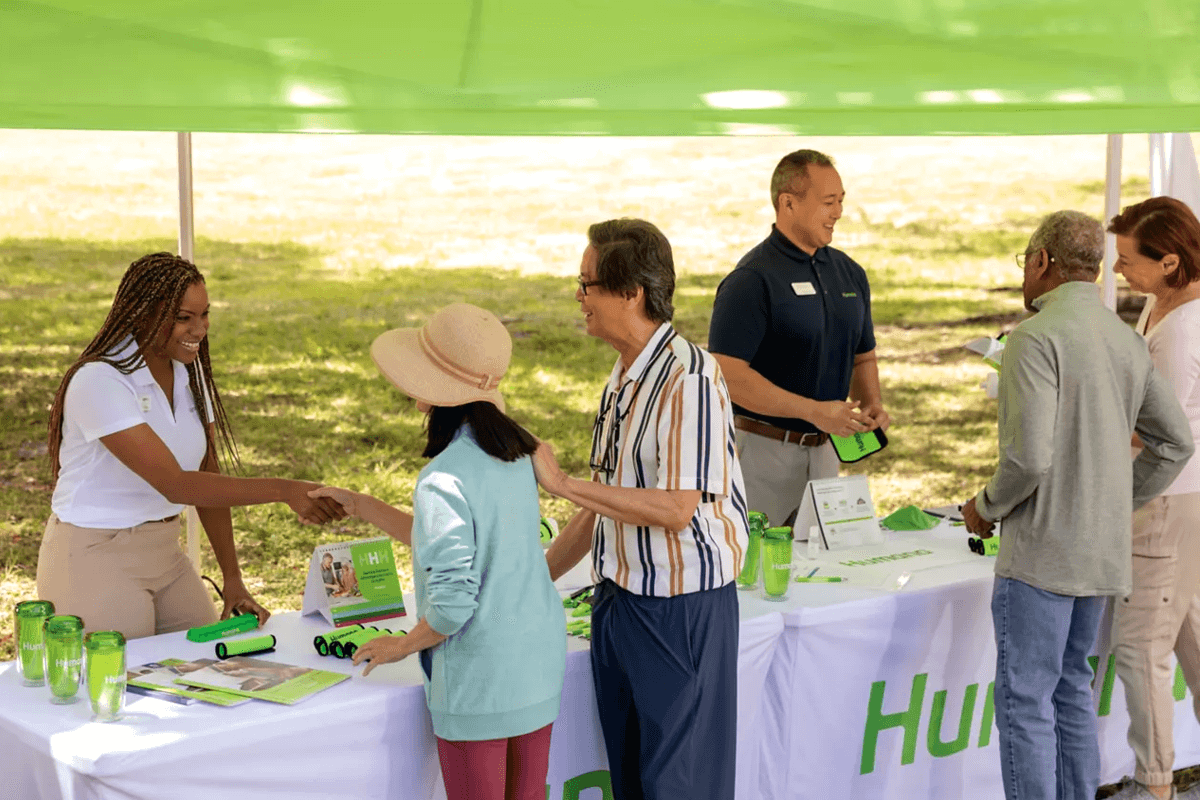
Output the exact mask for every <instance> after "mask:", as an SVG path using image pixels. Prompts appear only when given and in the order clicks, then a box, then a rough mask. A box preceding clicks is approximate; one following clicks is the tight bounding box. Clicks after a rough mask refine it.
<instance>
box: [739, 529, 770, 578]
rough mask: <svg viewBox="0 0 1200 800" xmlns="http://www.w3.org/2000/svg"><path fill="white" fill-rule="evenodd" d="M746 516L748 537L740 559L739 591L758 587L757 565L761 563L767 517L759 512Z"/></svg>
mask: <svg viewBox="0 0 1200 800" xmlns="http://www.w3.org/2000/svg"><path fill="white" fill-rule="evenodd" d="M746 516H747V517H748V518H749V520H750V537H749V540H748V541H747V543H746V554H745V556H744V557H743V559H742V571H741V573H740V574H739V575H738V576H737V587H738V588H739V589H753V588H754V587H756V586H758V571H759V565H760V564H761V563H762V539H763V530H765V529H766V527H767V515H766V514H764V513H762V512H761V511H751V512H750V513H749V514H747V515H746Z"/></svg>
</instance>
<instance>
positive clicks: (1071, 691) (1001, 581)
mask: <svg viewBox="0 0 1200 800" xmlns="http://www.w3.org/2000/svg"><path fill="white" fill-rule="evenodd" d="M1104 602H1105V598H1104V597H1070V596H1065V595H1060V594H1054V593H1053V592H1047V591H1045V590H1043V589H1037V588H1035V587H1033V586H1030V585H1029V584H1027V583H1022V582H1021V581H1018V580H1013V579H1012V578H1001V577H999V576H997V577H996V583H995V587H994V588H993V590H992V620H993V622H994V623H995V626H996V694H995V701H996V728H997V729H998V731H999V740H1000V771H1001V775H1002V777H1003V779H1004V795H1005V797H1007V798H1008V800H1095V797H1096V789H1097V787H1098V786H1099V783H1100V745H1099V742H1098V741H1097V739H1096V712H1095V710H1094V708H1093V706H1092V667H1091V665H1090V664H1089V663H1088V660H1087V657H1088V655H1090V654H1091V652H1092V647H1093V646H1094V645H1095V644H1096V634H1097V633H1098V632H1099V630H1100V616H1101V614H1102V613H1103V611H1104Z"/></svg>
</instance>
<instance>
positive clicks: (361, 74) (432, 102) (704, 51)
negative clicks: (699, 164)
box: [0, 0, 1200, 135]
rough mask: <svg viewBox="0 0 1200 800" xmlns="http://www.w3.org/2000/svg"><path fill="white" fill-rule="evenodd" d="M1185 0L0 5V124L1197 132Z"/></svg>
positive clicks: (286, 0)
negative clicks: (0, 76)
mask: <svg viewBox="0 0 1200 800" xmlns="http://www.w3.org/2000/svg"><path fill="white" fill-rule="evenodd" d="M1198 34H1200V3H1198V2H1196V0H386V1H385V0H373V1H371V2H366V1H365V0H363V1H360V0H336V1H334V0H254V2H244V0H239V1H238V2H233V0H108V2H83V1H82V0H0V75H2V76H3V77H2V78H0V127H33V128H94V129H120V130H130V129H138V130H196V131H352V132H362V133H384V132H388V133H443V134H622V135H635V134H646V135H691V134H728V133H757V132H761V133H799V134H846V135H857V134H942V133H963V134H966V133H996V134H1029V133H1120V132H1136V131H1146V130H1157V131H1191V130H1200V37H1198Z"/></svg>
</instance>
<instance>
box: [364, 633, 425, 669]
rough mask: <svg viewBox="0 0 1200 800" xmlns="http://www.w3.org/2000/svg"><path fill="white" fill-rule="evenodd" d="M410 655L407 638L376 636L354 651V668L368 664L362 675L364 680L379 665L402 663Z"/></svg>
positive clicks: (411, 652)
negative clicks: (394, 662) (365, 662)
mask: <svg viewBox="0 0 1200 800" xmlns="http://www.w3.org/2000/svg"><path fill="white" fill-rule="evenodd" d="M412 654H413V651H412V650H411V649H410V648H409V644H408V637H407V636H378V637H376V638H374V639H372V640H371V641H369V642H366V643H364V644H363V646H362V647H360V648H358V649H357V650H355V651H354V666H356V667H357V666H358V665H359V664H361V663H362V662H364V661H368V662H370V663H368V664H367V668H366V669H364V670H363V673H362V674H363V677H364V678H365V677H366V676H368V675H370V674H371V670H373V669H375V668H376V667H378V666H379V665H380V664H389V663H391V662H393V661H403V660H404V659H406V658H408V657H409V656H411V655H412Z"/></svg>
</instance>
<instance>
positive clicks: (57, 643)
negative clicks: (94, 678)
mask: <svg viewBox="0 0 1200 800" xmlns="http://www.w3.org/2000/svg"><path fill="white" fill-rule="evenodd" d="M82 668H83V620H81V619H80V618H79V617H76V616H72V615H70V614H58V615H55V616H53V617H50V619H48V620H46V685H47V686H49V687H50V702H51V703H58V704H59V705H66V704H67V703H74V702H75V694H76V693H77V692H78V691H79V678H80V676H81V672H82Z"/></svg>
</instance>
